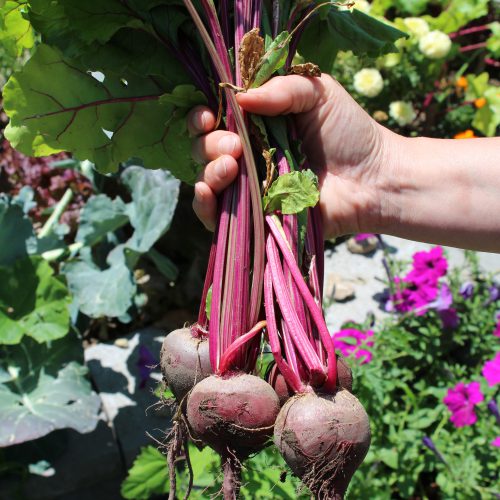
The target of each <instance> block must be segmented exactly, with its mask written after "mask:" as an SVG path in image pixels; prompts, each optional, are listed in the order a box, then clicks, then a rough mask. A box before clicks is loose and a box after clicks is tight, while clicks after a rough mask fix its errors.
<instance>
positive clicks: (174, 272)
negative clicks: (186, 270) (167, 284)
mask: <svg viewBox="0 0 500 500" xmlns="http://www.w3.org/2000/svg"><path fill="white" fill-rule="evenodd" d="M147 256H148V257H149V258H150V259H151V260H152V261H153V263H154V265H155V266H156V268H157V269H158V271H160V273H161V274H163V276H165V278H167V279H168V280H170V281H175V280H176V279H177V278H178V277H179V269H177V266H176V265H175V264H174V263H173V262H172V261H171V260H170V259H169V258H168V257H167V256H166V255H163V254H161V253H160V252H158V251H156V250H155V249H154V248H151V250H149V252H148V253H147Z"/></svg>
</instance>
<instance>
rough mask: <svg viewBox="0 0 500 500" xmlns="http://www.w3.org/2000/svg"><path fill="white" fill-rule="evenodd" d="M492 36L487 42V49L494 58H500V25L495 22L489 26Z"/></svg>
mask: <svg viewBox="0 0 500 500" xmlns="http://www.w3.org/2000/svg"><path fill="white" fill-rule="evenodd" d="M489 27H490V30H491V35H490V36H489V38H488V40H487V41H486V47H487V48H488V50H489V51H490V52H491V53H492V54H493V56H494V57H500V23H499V22H498V21H495V22H494V23H490V24H489Z"/></svg>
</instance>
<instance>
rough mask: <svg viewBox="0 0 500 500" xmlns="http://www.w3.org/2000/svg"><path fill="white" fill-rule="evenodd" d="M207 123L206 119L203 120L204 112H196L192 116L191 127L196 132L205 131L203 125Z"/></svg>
mask: <svg viewBox="0 0 500 500" xmlns="http://www.w3.org/2000/svg"><path fill="white" fill-rule="evenodd" d="M206 123H207V119H206V118H205V112H204V111H198V112H197V113H195V114H194V116H193V125H194V126H195V128H196V129H197V130H205V124H206Z"/></svg>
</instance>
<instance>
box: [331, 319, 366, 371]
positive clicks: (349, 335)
mask: <svg viewBox="0 0 500 500" xmlns="http://www.w3.org/2000/svg"><path fill="white" fill-rule="evenodd" d="M371 337H373V331H372V330H367V331H366V332H362V331H360V330H356V329H355V328H346V329H343V330H340V331H339V332H337V333H334V334H333V340H334V344H335V347H336V348H338V349H339V350H340V352H341V353H342V355H343V356H345V357H346V358H347V357H348V356H351V355H354V357H355V358H356V359H361V364H362V365H364V364H365V363H369V362H370V361H371V360H372V358H373V354H372V352H371V351H369V350H368V349H364V347H373V345H374V342H373V340H371ZM342 339H344V340H342Z"/></svg>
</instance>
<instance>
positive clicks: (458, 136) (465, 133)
mask: <svg viewBox="0 0 500 500" xmlns="http://www.w3.org/2000/svg"><path fill="white" fill-rule="evenodd" d="M474 137H476V135H475V134H474V132H473V131H472V130H470V129H468V130H464V131H463V132H460V133H458V134H456V135H455V136H454V139H474Z"/></svg>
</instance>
